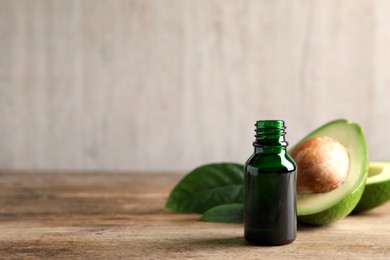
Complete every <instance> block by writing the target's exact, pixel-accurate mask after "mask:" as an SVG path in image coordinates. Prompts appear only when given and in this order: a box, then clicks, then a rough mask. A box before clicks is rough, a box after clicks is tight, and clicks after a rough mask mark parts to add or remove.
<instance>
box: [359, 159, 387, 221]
mask: <svg viewBox="0 0 390 260" xmlns="http://www.w3.org/2000/svg"><path fill="white" fill-rule="evenodd" d="M388 201H390V162H370V164H369V169H368V177H367V182H366V188H365V190H364V193H363V195H362V198H361V199H360V201H359V203H358V204H357V206H356V208H355V209H354V210H353V212H352V213H354V214H356V213H361V212H364V211H367V210H370V209H373V208H376V207H378V206H380V205H382V204H384V203H386V202H388Z"/></svg>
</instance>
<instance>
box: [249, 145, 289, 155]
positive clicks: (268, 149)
mask: <svg viewBox="0 0 390 260" xmlns="http://www.w3.org/2000/svg"><path fill="white" fill-rule="evenodd" d="M255 154H280V155H284V154H286V147H285V146H255Z"/></svg>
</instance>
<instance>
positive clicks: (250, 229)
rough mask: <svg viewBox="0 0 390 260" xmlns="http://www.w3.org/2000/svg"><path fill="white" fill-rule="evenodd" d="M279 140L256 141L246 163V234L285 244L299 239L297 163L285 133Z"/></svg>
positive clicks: (264, 242)
mask: <svg viewBox="0 0 390 260" xmlns="http://www.w3.org/2000/svg"><path fill="white" fill-rule="evenodd" d="M283 127H284V124H283ZM283 129H284V128H283ZM279 132H281V131H279ZM281 133H282V134H283V133H284V132H281ZM263 134H264V133H263ZM283 135H284V134H283ZM274 137H275V136H274ZM271 139H272V138H271ZM275 140H276V138H274V139H273V140H268V141H267V140H265V139H264V140H260V141H259V140H256V141H255V143H254V146H255V152H254V154H253V155H252V156H251V157H250V158H249V159H248V161H247V162H246V164H245V186H244V189H245V193H244V194H245V195H244V196H245V198H244V206H245V209H244V212H245V232H244V233H245V239H246V240H247V241H248V242H250V243H254V244H260V245H283V244H289V243H291V242H293V241H294V240H295V238H296V229H297V220H296V166H295V163H294V161H293V160H292V159H291V157H289V155H288V154H287V152H286V146H287V143H286V142H284V136H283V140H282V139H281V138H277V140H278V141H275Z"/></svg>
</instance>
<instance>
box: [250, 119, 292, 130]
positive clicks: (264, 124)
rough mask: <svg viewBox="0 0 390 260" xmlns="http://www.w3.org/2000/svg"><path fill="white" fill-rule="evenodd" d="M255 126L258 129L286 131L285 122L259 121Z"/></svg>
mask: <svg viewBox="0 0 390 260" xmlns="http://www.w3.org/2000/svg"><path fill="white" fill-rule="evenodd" d="M255 126H256V129H281V130H284V129H286V126H285V124H284V121H283V120H258V121H257V122H256V124H255Z"/></svg>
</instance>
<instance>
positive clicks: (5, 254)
mask: <svg viewBox="0 0 390 260" xmlns="http://www.w3.org/2000/svg"><path fill="white" fill-rule="evenodd" d="M180 178H181V175H173V174H163V173H161V174H127V173H103V172H100V173H98V172H95V173H91V172H90V173H85V172H84V173H82V172H80V173H66V174H64V173H57V174H54V173H52V172H46V173H42V172H41V173H37V172H35V173H22V172H19V173H17V172H4V171H3V172H1V173H0V258H2V259H4V258H22V259H35V258H50V259H52V258H68V259H81V258H82V259H118V258H121V259H124V258H126V259H173V258H177V259H185V258H195V259H271V258H272V259H291V258H299V259H389V258H390V203H389V204H386V205H385V206H382V207H380V208H377V209H375V210H372V211H370V212H367V213H366V214H363V215H359V216H349V217H347V218H346V219H344V220H341V221H339V222H337V223H334V224H332V225H329V226H324V227H304V226H302V227H299V231H298V237H297V240H296V241H295V242H294V243H293V244H291V245H287V246H280V247H258V246H251V245H249V244H247V243H246V242H245V241H244V239H243V226H242V225H240V224H218V223H206V222H200V221H197V219H198V218H199V215H186V214H174V213H170V212H167V211H166V210H164V208H163V206H164V203H165V201H166V198H167V196H168V193H169V191H170V190H171V189H172V187H173V186H174V185H175V184H176V182H177V181H178V180H179V179H180Z"/></svg>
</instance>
